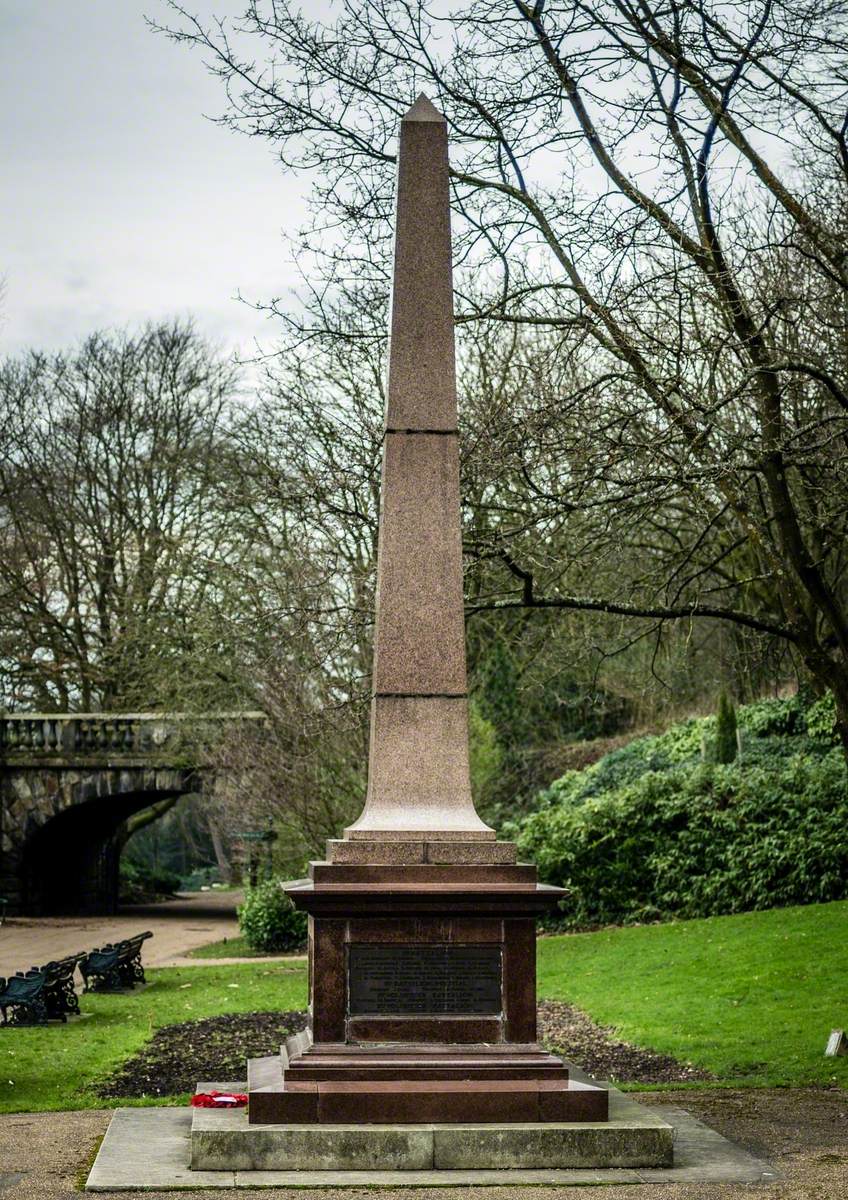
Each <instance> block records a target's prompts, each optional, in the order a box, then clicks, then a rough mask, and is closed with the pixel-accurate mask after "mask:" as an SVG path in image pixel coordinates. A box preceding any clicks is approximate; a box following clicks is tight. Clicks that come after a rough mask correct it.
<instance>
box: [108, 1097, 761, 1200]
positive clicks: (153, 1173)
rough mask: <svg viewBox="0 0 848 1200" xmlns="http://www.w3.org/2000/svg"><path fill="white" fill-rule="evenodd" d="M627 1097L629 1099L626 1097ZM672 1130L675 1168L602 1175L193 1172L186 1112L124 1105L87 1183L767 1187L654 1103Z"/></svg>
mask: <svg viewBox="0 0 848 1200" xmlns="http://www.w3.org/2000/svg"><path fill="white" fill-rule="evenodd" d="M626 1099H629V1098H626ZM652 1111H653V1112H654V1113H656V1115H657V1116H658V1117H660V1118H662V1119H663V1120H666V1121H668V1122H669V1123H670V1124H672V1125H673V1127H674V1130H675V1165H674V1166H672V1167H663V1168H637V1169H633V1168H628V1169H609V1170H588V1169H583V1170H579V1169H575V1170H508V1169H506V1170H498V1171H493V1170H452V1171H192V1170H191V1169H190V1168H189V1165H188V1164H189V1155H190V1134H191V1117H192V1110H191V1109H189V1108H123V1109H118V1110H117V1111H116V1113H115V1115H114V1116H113V1118H112V1122H111V1124H110V1126H109V1130H108V1132H107V1134H106V1137H105V1139H104V1141H103V1144H102V1146H101V1148H100V1153H99V1154H98V1156H97V1160H96V1162H95V1164H94V1167H93V1168H92V1171H91V1174H90V1175H89V1178H88V1183H87V1184H86V1188H87V1190H89V1191H92V1192H122V1191H140V1190H154V1189H155V1190H158V1191H180V1190H186V1189H190V1188H194V1189H204V1188H257V1187H281V1188H282V1187H286V1188H293V1189H294V1188H317V1187H357V1188H364V1187H368V1188H379V1187H386V1188H399V1187H411V1188H416V1187H418V1188H421V1187H428V1188H431V1187H437V1186H438V1187H472V1186H493V1185H499V1186H513V1185H514V1186H522V1185H524V1186H528V1185H544V1184H547V1185H550V1186H557V1187H569V1186H587V1185H595V1186H600V1185H604V1184H606V1185H612V1184H627V1183H629V1184H636V1183H644V1184H651V1183H741V1184H746V1185H747V1184H751V1183H760V1182H762V1183H769V1182H773V1181H775V1180H776V1179H777V1178H778V1174H777V1172H776V1171H775V1170H774V1168H773V1167H772V1166H770V1165H769V1164H768V1163H766V1162H763V1161H762V1160H760V1159H757V1158H754V1156H753V1155H750V1154H748V1153H747V1152H746V1151H744V1150H742V1149H741V1148H740V1147H739V1146H736V1145H734V1144H733V1143H732V1142H730V1141H728V1139H727V1138H724V1137H722V1136H721V1135H720V1134H718V1133H716V1132H715V1131H714V1130H712V1129H709V1128H708V1127H707V1126H706V1125H704V1124H703V1123H702V1122H701V1121H698V1120H696V1119H695V1118H694V1117H692V1116H690V1115H689V1113H687V1112H686V1111H685V1110H684V1109H682V1108H678V1107H676V1106H672V1105H665V1106H654V1107H653V1108H652Z"/></svg>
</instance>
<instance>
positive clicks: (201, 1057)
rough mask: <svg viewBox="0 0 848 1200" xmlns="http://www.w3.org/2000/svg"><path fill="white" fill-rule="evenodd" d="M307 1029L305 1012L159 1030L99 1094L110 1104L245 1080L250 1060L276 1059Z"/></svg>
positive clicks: (263, 1014) (248, 1015) (240, 1017)
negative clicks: (208, 1082)
mask: <svg viewBox="0 0 848 1200" xmlns="http://www.w3.org/2000/svg"><path fill="white" fill-rule="evenodd" d="M305 1028H306V1013H305V1012H258V1013H228V1014H226V1015H225V1016H222V1017H206V1018H205V1019H204V1020H201V1021H182V1022H180V1024H179V1025H163V1026H162V1027H161V1029H157V1030H156V1032H155V1033H154V1035H153V1037H152V1038H151V1039H150V1041H149V1042H148V1043H147V1045H146V1046H145V1047H144V1049H143V1050H141V1051H140V1052H139V1053H138V1054H135V1055H133V1057H132V1058H128V1059H127V1061H126V1062H125V1063H124V1064H123V1066H121V1067H120V1068H119V1070H118V1071H116V1072H115V1074H114V1075H112V1076H110V1078H109V1079H106V1080H105V1081H104V1082H103V1083H101V1084H100V1085H99V1086H98V1087H97V1088H96V1089H95V1091H96V1094H97V1095H98V1096H103V1097H104V1098H106V1099H114V1098H119V1097H120V1098H123V1097H131V1096H132V1097H137V1098H142V1097H144V1096H177V1095H179V1094H180V1093H181V1092H193V1091H194V1089H195V1088H196V1086H197V1084H198V1082H199V1080H201V1079H207V1080H214V1081H221V1082H224V1081H226V1082H235V1081H236V1080H241V1079H244V1077H245V1075H246V1072H247V1060H248V1058H259V1057H261V1056H262V1055H264V1054H275V1053H276V1052H277V1051H278V1050H279V1048H280V1046H281V1045H282V1043H283V1042H284V1041H285V1040H286V1038H287V1037H288V1036H289V1035H290V1034H292V1033H300V1031H301V1029H305Z"/></svg>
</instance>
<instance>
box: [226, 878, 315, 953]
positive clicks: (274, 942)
mask: <svg viewBox="0 0 848 1200" xmlns="http://www.w3.org/2000/svg"><path fill="white" fill-rule="evenodd" d="M238 919H239V929H240V930H241V933H242V935H243V936H244V939H245V941H246V942H247V944H248V946H250V948H251V950H259V951H261V952H263V953H265V954H274V953H276V952H277V951H279V950H299V949H300V948H301V947H302V946H303V944H304V942H305V941H306V913H302V912H298V910H297V909H296V908H295V907H294V905H293V904H292V902H291V900H289V898H288V896H287V895H286V894H285V892H284V891H283V889H282V884H281V883H280V881H279V880H276V879H267V880H265V881H264V882H263V883H260V884H258V885H257V886H256V887H255V888H249V889H248V891H247V893H246V895H245V898H244V903H243V904H241V905H239V910H238Z"/></svg>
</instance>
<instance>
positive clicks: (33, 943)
mask: <svg viewBox="0 0 848 1200" xmlns="http://www.w3.org/2000/svg"><path fill="white" fill-rule="evenodd" d="M240 902H241V893H240V892H221V891H209V892H193V893H190V894H188V895H185V896H181V897H180V899H178V900H169V901H166V902H165V903H163V904H150V905H144V906H134V907H127V908H124V909H122V911H121V912H120V913H119V914H118V915H117V916H115V917H10V918H9V919H8V920H6V921H5V923H4V924H3V925H0V976H9V975H13V974H14V973H15V971H20V970H27V968H29V967H31V966H33V965H34V964H41V963H45V962H49V961H50V959H52V958H62V957H64V955H66V954H73V953H74V952H75V951H77V950H90V949H92V947H94V946H100V945H102V944H103V943H104V942H114V941H118V940H120V939H121V938H125V937H129V936H130V935H131V934H134V933H140V932H141V931H142V930H144V929H150V930H152V931H153V937H152V938H151V940H150V941H148V942H145V944H144V950H143V958H144V964H145V966H150V967H165V966H172V965H173V966H179V965H186V964H187V963H190V964H192V965H196V964H197V963H198V962H202V960H198V959H188V960H185V959H184V957H183V956H184V955H185V953H186V951H188V950H191V949H193V948H194V947H195V946H202V945H204V944H206V943H208V942H218V941H220V940H221V939H222V938H225V937H235V936H236V934H237V933H238V922H237V920H236V905H237V904H239V903H240Z"/></svg>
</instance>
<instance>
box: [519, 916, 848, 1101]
mask: <svg viewBox="0 0 848 1200" xmlns="http://www.w3.org/2000/svg"><path fill="white" fill-rule="evenodd" d="M846 922H848V902H846V901H838V902H835V903H832V904H813V905H806V906H804V907H795V908H783V909H771V910H769V911H767V912H752V913H742V914H740V915H738V916H731V917H711V918H708V919H706V920H698V921H680V922H675V923H673V924H667V925H652V926H637V927H630V928H619V929H609V930H602V931H600V932H598V933H586V934H570V935H564V936H561V937H550V938H542V939H541V940H540V942H539V994H540V995H541V996H544V997H547V998H549V999H559V1000H567V1001H569V1002H570V1003H572V1004H576V1005H578V1007H580V1008H582V1009H584V1010H585V1011H586V1012H588V1013H590V1014H591V1015H592V1017H594V1018H595V1020H596V1021H600V1022H601V1023H603V1024H608V1025H613V1026H615V1028H616V1029H617V1030H618V1032H619V1034H620V1035H621V1037H622V1038H623V1039H624V1040H626V1041H630V1042H634V1043H636V1044H637V1045H641V1046H648V1047H650V1048H651V1049H652V1050H659V1051H662V1052H665V1053H667V1054H671V1055H673V1056H674V1057H675V1058H678V1059H680V1060H682V1061H684V1062H692V1063H694V1064H695V1065H696V1066H700V1067H704V1068H706V1069H707V1070H709V1071H711V1072H712V1073H713V1074H714V1075H716V1076H718V1077H719V1078H720V1079H722V1080H728V1081H733V1082H734V1083H745V1084H749V1085H756V1086H766V1085H770V1086H778V1085H781V1084H806V1083H813V1084H816V1083H817V1084H827V1083H834V1082H835V1083H838V1084H840V1085H841V1086H843V1087H845V1086H848V1058H839V1059H835V1058H825V1057H824V1054H823V1052H824V1047H825V1044H826V1042H827V1038H828V1034H829V1033H830V1031H831V1029H832V1028H841V1027H843V1026H845V1025H848V982H846V981H848V941H846V937H845V930H846Z"/></svg>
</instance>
